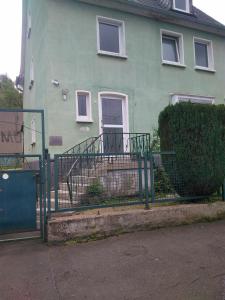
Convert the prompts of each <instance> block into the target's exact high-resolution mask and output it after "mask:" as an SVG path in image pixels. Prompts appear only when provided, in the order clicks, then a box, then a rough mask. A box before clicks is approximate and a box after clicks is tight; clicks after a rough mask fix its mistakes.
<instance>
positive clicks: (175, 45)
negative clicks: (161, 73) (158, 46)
mask: <svg viewBox="0 0 225 300" xmlns="http://www.w3.org/2000/svg"><path fill="white" fill-rule="evenodd" d="M162 44H163V60H167V61H173V62H179V60H180V58H179V57H180V54H179V41H178V38H177V37H172V36H168V35H163V36H162Z"/></svg>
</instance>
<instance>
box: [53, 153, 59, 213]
mask: <svg viewBox="0 0 225 300" xmlns="http://www.w3.org/2000/svg"><path fill="white" fill-rule="evenodd" d="M58 173H59V160H58V156H57V155H55V156H54V191H55V211H58V209H59V199H58V185H59V174H58Z"/></svg>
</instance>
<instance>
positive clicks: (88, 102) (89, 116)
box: [75, 90, 93, 123]
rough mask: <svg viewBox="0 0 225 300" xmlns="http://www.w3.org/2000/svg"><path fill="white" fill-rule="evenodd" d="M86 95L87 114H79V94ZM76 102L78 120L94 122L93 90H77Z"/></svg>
mask: <svg viewBox="0 0 225 300" xmlns="http://www.w3.org/2000/svg"><path fill="white" fill-rule="evenodd" d="M79 94H82V95H86V96H87V98H86V106H87V116H79V114H78V95H79ZM75 104H76V122H83V123H92V122H93V120H92V103H91V92H89V91H85V90H76V91H75Z"/></svg>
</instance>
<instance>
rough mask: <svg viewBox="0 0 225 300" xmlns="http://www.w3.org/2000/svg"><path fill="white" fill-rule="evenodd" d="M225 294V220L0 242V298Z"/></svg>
mask: <svg viewBox="0 0 225 300" xmlns="http://www.w3.org/2000/svg"><path fill="white" fill-rule="evenodd" d="M27 299H29V300H56V299H63V300H70V299H77V300H151V299H152V300H166V299H168V300H170V299H171V300H176V299H178V300H186V299H187V300H217V299H218V300H225V221H220V222H215V223H208V224H196V225H190V226H182V227H176V228H166V229H159V230H154V231H148V232H138V233H132V234H126V235H121V236H119V237H112V238H108V239H105V240H101V241H92V242H89V243H85V244H72V243H70V244H69V245H65V244H64V245H57V246H48V245H46V244H43V243H41V242H40V241H26V242H16V243H15V242H13V243H5V244H0V300H27Z"/></svg>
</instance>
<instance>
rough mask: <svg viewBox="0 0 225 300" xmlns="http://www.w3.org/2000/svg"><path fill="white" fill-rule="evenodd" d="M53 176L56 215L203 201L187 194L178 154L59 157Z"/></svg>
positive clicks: (74, 155) (140, 153) (114, 154)
mask: <svg viewBox="0 0 225 300" xmlns="http://www.w3.org/2000/svg"><path fill="white" fill-rule="evenodd" d="M71 161H73V162H76V163H75V164H74V165H73V172H69V170H70V169H71ZM187 172H188V170H187ZM54 173H55V190H54V191H52V196H54V197H55V210H56V211H61V210H81V209H90V208H98V207H113V206H121V205H134V204H142V205H144V206H145V207H146V208H148V207H149V204H157V203H162V202H171V201H175V202H179V201H184V200H185V201H188V200H194V199H195V200H196V199H201V198H203V197H201V196H193V195H188V194H187V192H186V191H185V185H184V182H182V179H181V177H180V176H179V173H178V170H177V163H176V153H175V152H145V153H143V152H136V153H135V152H128V153H107V154H106V153H88V154H87V153H83V154H63V155H56V156H55V172H54ZM68 174H69V176H68ZM183 195H185V196H183Z"/></svg>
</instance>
